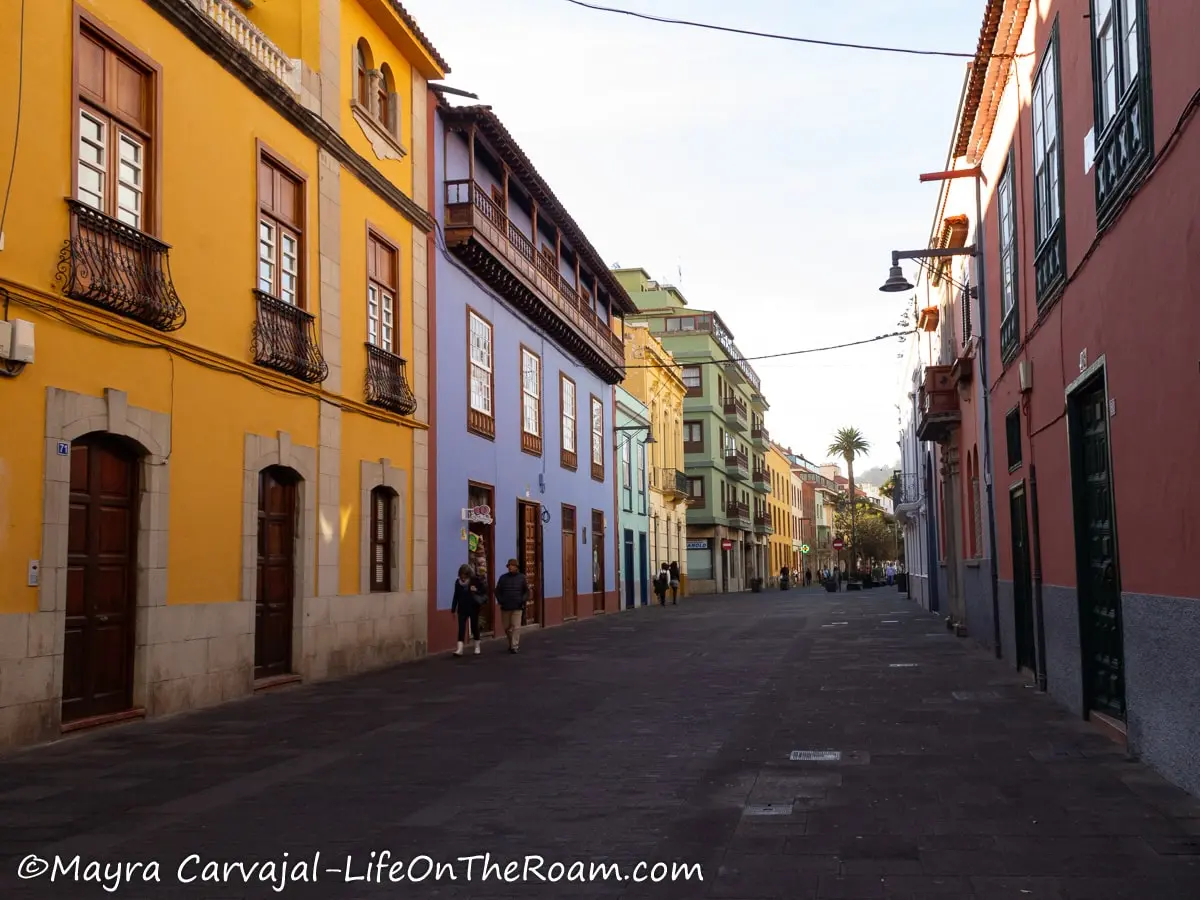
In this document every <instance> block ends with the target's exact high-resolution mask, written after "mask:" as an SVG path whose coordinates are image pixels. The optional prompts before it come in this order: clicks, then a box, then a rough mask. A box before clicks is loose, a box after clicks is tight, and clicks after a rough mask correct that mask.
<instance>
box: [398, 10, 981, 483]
mask: <svg viewBox="0 0 1200 900" xmlns="http://www.w3.org/2000/svg"><path fill="white" fill-rule="evenodd" d="M403 2H404V4H405V7H406V8H407V9H408V10H409V12H411V13H412V14H413V16H414V17H415V18H416V19H417V21H418V23H419V24H420V25H421V28H422V30H424V32H425V33H426V35H427V36H428V37H429V39H430V40H431V41H432V42H433V44H434V46H435V47H437V48H438V50H439V51H440V52H441V53H442V55H443V56H444V57H445V58H446V59H447V61H448V62H449V64H450V66H451V68H452V69H453V72H452V73H451V74H450V76H449V77H448V78H447V79H446V84H449V85H452V86H454V87H459V88H463V89H465V90H469V91H472V92H473V93H476V94H478V95H479V98H480V102H481V103H486V104H490V105H491V106H492V107H493V108H494V109H495V111H496V113H497V115H499V116H500V118H501V119H502V120H503V121H504V122H505V124H506V125H507V126H508V128H509V130H510V131H511V132H512V133H513V135H514V136H515V137H516V139H517V141H518V142H519V143H520V144H521V146H522V147H523V148H524V149H525V151H526V153H528V154H529V157H530V159H532V160H533V164H534V165H535V166H536V167H537V169H538V171H539V172H540V173H541V174H542V175H543V177H545V178H546V180H547V181H548V182H549V184H550V186H551V188H552V189H553V190H554V192H555V194H556V195H557V196H558V198H559V199H560V200H561V201H562V202H563V204H564V205H565V206H566V207H567V209H568V210H569V211H570V213H571V215H572V217H573V218H574V219H575V220H576V222H578V223H579V225H580V227H582V228H583V230H584V232H585V233H586V234H587V235H588V238H589V239H590V240H591V242H592V244H593V245H594V246H595V247H596V249H597V251H599V253H600V255H601V257H602V258H603V259H604V260H605V261H607V262H608V263H610V264H613V265H616V264H620V265H622V266H630V267H631V266H641V267H642V268H645V269H646V270H648V271H649V272H650V274H651V275H652V276H653V277H655V278H657V279H658V280H660V281H664V282H668V283H672V284H675V285H677V286H678V287H679V288H680V290H682V291H683V294H684V296H685V297H687V299H688V302H689V304H690V305H692V306H694V307H697V308H707V309H716V310H717V311H718V312H719V313H720V315H721V317H722V318H723V319H724V320H725V322H726V323H727V324H728V326H729V327H730V329H731V330H732V331H733V333H734V338H735V340H736V342H737V345H738V347H739V348H740V349H741V351H742V353H743V354H744V355H745V356H747V357H752V356H760V355H764V354H771V353H782V352H786V351H789V350H800V349H807V348H810V347H822V346H828V345H830V344H838V343H845V342H847V341H851V340H858V339H861V338H865V337H873V336H875V335H878V334H885V333H888V332H891V331H895V330H897V324H898V322H899V319H900V317H901V315H902V314H903V312H904V310H905V308H906V306H907V305H909V304H911V294H883V293H880V291H879V285H880V284H882V283H883V280H884V278H885V277H886V276H887V269H888V266H889V265H890V263H891V258H890V253H891V251H892V250H896V249H915V248H918V247H922V246H925V242H926V240H927V239H928V236H929V232H930V228H931V224H932V221H933V215H934V212H935V205H936V202H937V186H936V185H921V184H920V183H919V182H918V180H917V176H918V175H919V174H920V173H921V172H934V171H939V170H941V169H943V168H944V167H945V163H946V153H947V150H948V147H949V143H950V137H951V132H952V130H953V125H954V115H955V112H956V108H957V104H958V100H959V96H960V94H961V92H962V86H963V78H964V76H965V73H966V68H967V64H968V60H966V59H955V58H946V57H919V56H907V55H900V54H891V53H875V52H868V51H861V50H847V49H836V48H826V47H817V46H812V45H806V44H794V43H787V42H782V41H770V40H764V39H761V38H752V37H744V36H739V35H732V34H722V33H717V32H711V31H705V30H700V29H695V28H687V27H682V26H677V25H662V24H657V23H653V22H646V21H642V20H638V19H634V18H630V17H627V16H618V15H614V14H611V13H601V12H593V11H591V10H587V9H582V8H579V7H576V6H573V5H571V4H569V3H567V2H565V0H403ZM596 2H599V3H600V4H601V5H605V6H613V7H621V8H625V9H633V10H637V11H639V12H644V13H649V14H652V15H658V16H667V17H675V18H686V19H693V20H698V21H704V22H711V23H714V24H719V25H726V26H730V27H735V28H745V29H751V30H756V31H770V32H776V33H782V34H790V35H797V36H801V37H811V38H819V39H823V40H836V41H848V42H854V43H866V44H882V45H888V46H898V47H912V48H918V49H930V50H943V51H953V52H962V53H968V54H969V53H973V52H974V50H975V44H976V41H977V39H978V35H979V26H980V22H981V20H982V16H983V3H982V0H906V2H903V3H900V2H896V0H842V2H838V3H831V2H829V0H741V2H739V3H735V4H731V3H729V2H727V0H596ZM456 102H467V101H456ZM680 272H682V275H681V274H680ZM906 272H907V273H908V275H909V279H910V280H913V279H914V278H915V275H916V273H915V271H914V270H912V269H911V267H910V268H909V269H906ZM902 350H903V345H902V344H901V342H900V339H899V338H894V339H891V340H888V341H882V342H880V343H877V344H872V345H867V346H865V347H858V348H852V349H844V350H835V351H831V352H826V353H816V354H811V355H806V356H799V357H793V358H790V359H786V358H785V359H779V360H761V361H755V362H753V365H754V367H755V369H756V370H757V371H758V373H759V375H760V377H761V378H762V381H763V389H764V391H765V393H766V395H767V400H768V401H769V402H770V404H771V410H770V412H769V413H768V414H767V427H768V429H770V431H771V435H772V437H773V438H774V439H776V440H777V441H779V442H780V443H782V444H784V445H785V446H786V445H790V446H791V447H792V449H793V450H795V451H796V452H797V453H802V454H804V455H805V456H807V457H808V458H809V459H813V460H816V461H823V460H824V459H825V456H826V454H825V450H826V448H827V447H828V445H829V441H830V438H831V436H832V433H833V431H834V430H835V429H836V428H839V427H842V426H845V425H854V426H856V427H858V428H860V429H861V430H862V431H863V432H864V433H865V434H866V436H867V439H868V440H869V441H870V443H871V452H870V454H869V455H868V457H867V458H866V459H865V460H863V461H862V462H860V463H858V464H856V466H855V468H856V469H857V470H860V471H862V470H865V469H866V468H868V467H870V466H872V465H880V464H884V465H892V464H893V463H895V462H896V461H897V460H898V459H899V449H898V447H897V446H896V441H897V438H898V429H899V425H898V412H897V409H896V403H897V402H898V401H897V397H896V388H895V385H897V384H898V378H897V373H898V369H899V367H900V365H901V360H900V359H898V358H897V356H898V354H900V353H901V351H902Z"/></svg>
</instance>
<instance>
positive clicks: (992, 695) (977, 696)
mask: <svg viewBox="0 0 1200 900" xmlns="http://www.w3.org/2000/svg"><path fill="white" fill-rule="evenodd" d="M950 696H951V697H953V698H954V699H955V700H1000V699H1002V698H1001V696H1000V694H998V693H996V692H995V691H951V692H950Z"/></svg>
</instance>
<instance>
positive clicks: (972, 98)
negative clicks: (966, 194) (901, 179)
mask: <svg viewBox="0 0 1200 900" xmlns="http://www.w3.org/2000/svg"><path fill="white" fill-rule="evenodd" d="M1004 4H1005V0H987V9H986V10H985V11H984V14H983V25H982V27H981V28H980V29H979V44H978V46H977V47H976V49H975V61H974V62H973V63H972V64H971V79H970V83H969V85H968V87H967V96H966V98H965V100H964V102H963V111H962V118H961V119H960V120H959V123H958V137H957V139H956V140H955V142H954V158H955V159H958V158H960V157H963V156H965V155H966V153H967V149H968V147H969V146H970V142H971V131H972V130H973V129H974V127H975V115H976V113H978V112H979V103H980V100H981V99H982V98H983V86H984V81H985V79H986V78H987V72H988V67H989V65H990V64H991V61H992V52H993V48H994V47H995V46H996V34H997V33H998V32H999V29H1000V17H1001V15H1002V13H1003V12H1004Z"/></svg>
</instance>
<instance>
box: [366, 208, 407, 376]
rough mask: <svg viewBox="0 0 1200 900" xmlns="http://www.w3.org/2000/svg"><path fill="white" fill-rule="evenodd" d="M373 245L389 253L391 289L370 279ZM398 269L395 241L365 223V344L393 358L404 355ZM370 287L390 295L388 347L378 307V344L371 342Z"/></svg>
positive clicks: (398, 250)
mask: <svg viewBox="0 0 1200 900" xmlns="http://www.w3.org/2000/svg"><path fill="white" fill-rule="evenodd" d="M373 243H375V244H379V245H380V246H382V247H383V248H384V249H385V250H387V251H388V252H390V253H391V255H392V276H393V278H394V279H395V285H394V286H393V287H388V286H387V285H385V284H384V283H383V282H381V281H379V280H378V279H377V278H374V277H372V275H371V257H372V252H371V251H372V244H373ZM400 268H401V267H400V247H399V246H398V245H397V244H396V242H395V241H392V240H389V239H388V238H387V237H385V236H384V234H383V232H381V231H380V230H379V229H378V228H376V227H375V226H374V225H372V224H370V223H369V222H368V223H367V269H366V272H367V274H366V282H367V296H366V301H367V334H366V339H367V343H368V344H371V345H372V346H375V347H378V348H379V349H380V350H384V351H386V352H388V353H390V354H392V355H393V356H400V357H402V356H403V355H404V354H403V353H401V352H400V338H401V331H400V291H401V286H400ZM372 285H374V286H375V287H376V289H381V288H386V289H387V290H388V291H390V292H391V294H392V342H391V343H392V345H391V346H390V347H385V346H384V345H383V336H382V329H383V309H382V306H381V307H380V318H379V329H380V330H379V342H378V343H376V342H375V341H373V340H371V286H372Z"/></svg>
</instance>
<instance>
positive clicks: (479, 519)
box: [462, 506, 492, 525]
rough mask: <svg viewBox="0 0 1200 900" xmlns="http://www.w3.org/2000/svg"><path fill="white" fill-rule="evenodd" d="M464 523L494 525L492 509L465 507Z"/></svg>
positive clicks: (463, 512)
mask: <svg viewBox="0 0 1200 900" xmlns="http://www.w3.org/2000/svg"><path fill="white" fill-rule="evenodd" d="M462 520H463V521H464V522H476V523H478V524H480V525H491V524H492V508H491V507H490V506H470V507H464V508H463V511H462Z"/></svg>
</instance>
